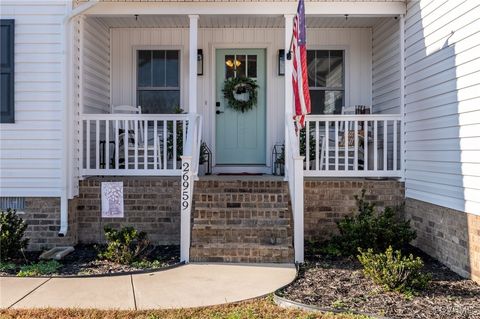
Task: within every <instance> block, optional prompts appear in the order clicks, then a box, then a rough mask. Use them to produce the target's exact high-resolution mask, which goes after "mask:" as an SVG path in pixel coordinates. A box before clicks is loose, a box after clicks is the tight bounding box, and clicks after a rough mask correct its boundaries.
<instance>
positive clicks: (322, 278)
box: [280, 247, 480, 319]
mask: <svg viewBox="0 0 480 319" xmlns="http://www.w3.org/2000/svg"><path fill="white" fill-rule="evenodd" d="M411 250H412V252H413V254H414V255H415V256H420V257H421V258H422V259H423V261H424V262H425V267H424V270H425V271H426V272H429V273H431V274H432V282H431V283H430V284H429V287H428V288H427V289H426V290H424V291H420V292H416V293H415V295H414V296H413V297H410V298H409V297H408V296H405V295H403V294H400V293H396V292H384V291H383V290H382V288H381V287H379V286H377V285H375V284H374V283H373V282H372V281H371V280H370V279H369V278H366V277H365V276H364V275H363V271H362V266H361V264H360V263H359V262H358V261H357V260H356V258H342V257H328V256H322V255H315V256H313V255H310V256H308V257H307V260H308V261H307V262H306V263H305V264H304V265H303V266H302V267H301V269H300V273H299V278H298V279H297V280H296V281H295V282H294V283H293V284H292V285H290V286H288V287H287V288H285V289H283V290H282V291H281V293H280V295H282V296H284V297H285V298H287V299H290V300H294V301H297V302H301V303H304V304H308V305H315V306H318V307H322V308H330V309H334V308H341V309H348V310H351V311H358V312H363V313H369V314H372V315H379V316H386V317H390V318H428V319H433V318H448V319H453V318H464V319H480V285H478V284H476V283H475V282H474V281H472V280H467V279H464V278H462V277H460V276H459V275H457V274H456V273H454V272H452V271H451V270H450V269H448V268H447V267H446V266H444V265H442V264H441V263H439V262H438V261H436V260H435V259H433V258H431V257H429V256H428V255H426V254H424V253H423V252H421V251H419V250H417V249H415V248H413V247H412V248H411Z"/></svg>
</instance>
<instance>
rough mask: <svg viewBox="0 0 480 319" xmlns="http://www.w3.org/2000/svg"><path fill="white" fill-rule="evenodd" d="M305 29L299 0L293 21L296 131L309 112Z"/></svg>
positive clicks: (303, 11) (301, 0) (302, 7)
mask: <svg viewBox="0 0 480 319" xmlns="http://www.w3.org/2000/svg"><path fill="white" fill-rule="evenodd" d="M306 31H307V27H306V23H305V3H304V2H303V0H300V1H299V3H298V8H297V14H296V15H295V19H294V20H293V41H292V42H293V44H292V45H293V49H292V51H293V73H292V81H293V96H294V106H295V115H294V117H293V119H294V120H295V123H296V127H297V129H298V128H299V127H301V128H303V127H305V115H307V114H309V113H310V111H311V106H310V91H309V89H308V73H307V35H306Z"/></svg>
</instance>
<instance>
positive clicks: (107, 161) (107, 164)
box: [103, 120, 110, 170]
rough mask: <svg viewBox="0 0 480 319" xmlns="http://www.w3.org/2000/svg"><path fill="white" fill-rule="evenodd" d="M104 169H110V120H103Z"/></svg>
mask: <svg viewBox="0 0 480 319" xmlns="http://www.w3.org/2000/svg"><path fill="white" fill-rule="evenodd" d="M103 160H104V161H105V169H106V170H109V169H110V120H105V158H104V159H103Z"/></svg>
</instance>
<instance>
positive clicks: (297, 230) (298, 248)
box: [284, 14, 304, 263]
mask: <svg viewBox="0 0 480 319" xmlns="http://www.w3.org/2000/svg"><path fill="white" fill-rule="evenodd" d="M284 17H285V54H288V52H289V51H290V44H291V42H292V35H293V18H294V15H293V14H286V15H284ZM292 70H293V62H292V60H291V59H290V60H287V59H286V58H285V165H286V167H285V177H287V176H288V179H289V180H288V183H289V184H290V187H289V189H290V190H293V194H290V198H291V201H292V209H293V237H294V241H293V245H294V250H295V262H298V263H303V261H304V244H303V242H304V216H303V211H304V207H303V205H304V197H303V196H304V194H303V156H299V155H300V154H299V151H298V147H297V148H296V150H295V151H296V153H297V154H290V147H289V143H290V138H291V136H289V130H288V127H287V126H288V121H292V115H293V86H292ZM292 156H293V158H294V160H293V161H290V158H292ZM287 163H288V164H287ZM287 165H292V167H290V166H287Z"/></svg>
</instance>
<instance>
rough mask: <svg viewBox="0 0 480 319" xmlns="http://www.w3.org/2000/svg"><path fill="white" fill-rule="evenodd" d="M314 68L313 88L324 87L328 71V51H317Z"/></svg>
mask: <svg viewBox="0 0 480 319" xmlns="http://www.w3.org/2000/svg"><path fill="white" fill-rule="evenodd" d="M315 68H316V72H315V86H316V87H325V85H326V79H327V75H328V70H329V60H328V51H325V50H321V51H317V57H316V63H315Z"/></svg>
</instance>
